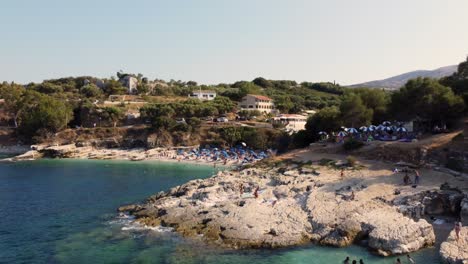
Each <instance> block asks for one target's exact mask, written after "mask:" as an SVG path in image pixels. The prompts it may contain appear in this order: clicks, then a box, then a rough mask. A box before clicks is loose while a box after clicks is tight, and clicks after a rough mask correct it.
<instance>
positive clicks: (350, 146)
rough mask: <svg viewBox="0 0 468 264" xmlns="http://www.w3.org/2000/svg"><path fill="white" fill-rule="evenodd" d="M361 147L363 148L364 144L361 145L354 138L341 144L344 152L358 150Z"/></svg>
mask: <svg viewBox="0 0 468 264" xmlns="http://www.w3.org/2000/svg"><path fill="white" fill-rule="evenodd" d="M362 146H364V143H362V142H361V141H359V140H356V139H354V138H350V139H348V140H346V141H345V143H344V144H343V148H344V149H345V150H346V151H350V150H355V149H359V148H361V147H362Z"/></svg>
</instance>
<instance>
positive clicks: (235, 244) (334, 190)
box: [119, 163, 468, 256]
mask: <svg viewBox="0 0 468 264" xmlns="http://www.w3.org/2000/svg"><path fill="white" fill-rule="evenodd" d="M430 173H431V178H434V179H439V180H440V178H441V176H442V177H446V178H447V179H449V182H450V184H456V182H457V181H458V180H459V179H457V178H455V177H453V176H451V175H448V174H443V173H440V172H435V171H431V172H430ZM339 174H340V173H339V171H338V170H337V169H336V168H332V167H330V166H320V165H318V164H317V165H315V164H310V163H302V164H299V165H298V164H297V163H290V164H287V165H285V164H281V165H278V164H276V165H275V166H263V167H262V166H256V168H249V169H244V170H241V171H225V172H219V173H218V174H217V175H215V176H213V177H212V178H209V179H205V180H194V181H190V182H188V183H186V184H184V185H181V186H178V187H175V188H172V189H170V190H169V191H167V192H161V193H158V194H156V195H153V196H151V197H150V198H148V200H147V201H146V202H145V203H143V204H137V205H129V206H123V207H121V208H119V211H121V212H128V213H130V214H132V215H133V216H135V217H136V221H138V222H140V223H142V224H145V225H148V226H159V225H161V226H166V227H172V228H174V230H175V231H176V232H178V233H180V234H182V235H184V236H186V237H190V238H195V239H200V238H201V239H202V240H204V241H205V242H207V243H212V244H216V245H220V246H223V247H230V248H276V247H287V246H294V245H300V244H304V243H311V242H312V243H317V244H320V245H326V246H335V247H345V246H348V245H351V244H353V243H357V244H360V245H363V246H366V247H368V248H369V249H370V250H371V251H372V252H375V253H376V254H379V255H382V256H388V255H398V254H404V253H409V252H414V251H417V250H419V249H421V248H424V247H428V246H432V245H433V244H434V243H435V240H436V238H435V233H434V229H433V226H432V224H431V223H429V222H428V221H427V220H425V219H424V217H427V216H429V215H431V216H432V215H433V214H435V213H450V210H455V212H453V213H460V206H459V205H456V203H457V202H460V200H461V198H463V194H461V193H460V192H457V193H456V195H455V196H457V199H459V198H460V199H459V200H457V199H453V204H454V205H453V206H449V209H445V208H443V209H441V210H442V212H434V210H435V209H434V208H435V207H437V204H438V200H437V199H430V198H428V197H431V196H430V195H429V193H431V191H434V192H442V193H444V195H445V192H444V191H443V190H440V188H439V187H440V184H439V185H438V186H435V185H433V184H432V179H429V177H427V179H426V178H425V180H427V182H429V181H431V184H428V185H424V184H423V185H422V186H418V187H417V188H411V187H410V186H400V185H399V182H400V181H401V178H400V176H395V175H394V174H393V173H392V171H391V169H390V168H388V166H387V167H385V166H384V168H381V169H380V168H375V167H368V168H361V169H356V168H347V169H346V172H345V175H346V176H345V177H344V178H343V179H342V178H341V177H340V175H339ZM426 174H428V173H426V172H424V175H426ZM428 175H429V174H428ZM463 184H466V183H463ZM453 186H458V185H453ZM397 191H398V192H397ZM447 195H449V196H450V195H451V194H447ZM433 196H434V195H433ZM436 196H437V195H436ZM436 196H434V197H436ZM437 197H438V196H437ZM450 208H452V209H450ZM431 210H432V211H431ZM457 210H458V211H457ZM467 220H468V219H467Z"/></svg>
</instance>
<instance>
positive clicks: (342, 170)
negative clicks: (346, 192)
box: [340, 168, 344, 180]
mask: <svg viewBox="0 0 468 264" xmlns="http://www.w3.org/2000/svg"><path fill="white" fill-rule="evenodd" d="M340 177H341V179H342V180H344V168H341V173H340Z"/></svg>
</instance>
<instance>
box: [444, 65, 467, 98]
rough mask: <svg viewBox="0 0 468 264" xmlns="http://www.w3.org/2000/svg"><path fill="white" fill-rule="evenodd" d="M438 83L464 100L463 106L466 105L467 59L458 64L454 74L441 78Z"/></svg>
mask: <svg viewBox="0 0 468 264" xmlns="http://www.w3.org/2000/svg"><path fill="white" fill-rule="evenodd" d="M440 83H441V84H442V85H445V86H448V87H450V88H452V90H453V92H454V93H455V94H456V95H459V96H461V97H462V98H463V99H464V101H465V105H468V57H467V58H466V61H464V62H461V63H460V64H458V68H457V71H456V72H455V73H454V74H452V75H451V76H448V77H445V78H442V79H441V80H440Z"/></svg>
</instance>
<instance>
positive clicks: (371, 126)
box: [369, 125, 377, 131]
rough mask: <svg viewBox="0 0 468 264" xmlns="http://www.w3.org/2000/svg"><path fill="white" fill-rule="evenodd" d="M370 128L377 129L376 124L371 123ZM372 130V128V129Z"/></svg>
mask: <svg viewBox="0 0 468 264" xmlns="http://www.w3.org/2000/svg"><path fill="white" fill-rule="evenodd" d="M369 129H372V130H376V129H377V127H376V126H374V125H370V126H369ZM372 130H371V131H372Z"/></svg>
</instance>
